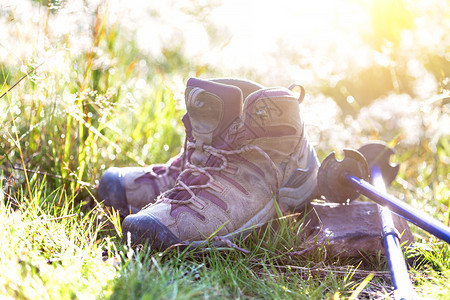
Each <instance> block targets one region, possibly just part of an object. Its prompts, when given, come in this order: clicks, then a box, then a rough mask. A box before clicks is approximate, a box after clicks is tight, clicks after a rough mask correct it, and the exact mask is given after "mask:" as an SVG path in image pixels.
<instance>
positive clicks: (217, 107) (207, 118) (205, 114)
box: [185, 78, 242, 165]
mask: <svg viewBox="0 0 450 300" xmlns="http://www.w3.org/2000/svg"><path fill="white" fill-rule="evenodd" d="M185 100H186V110H187V114H188V116H189V120H190V124H191V127H192V131H191V134H192V136H193V137H194V139H195V141H196V148H197V149H196V150H195V151H194V153H193V154H192V156H191V159H192V162H193V163H195V164H201V165H204V164H205V163H206V160H207V159H208V157H209V154H207V153H204V151H203V150H202V149H201V147H202V145H214V146H216V147H220V146H221V144H223V135H224V133H226V131H227V130H228V127H229V126H230V125H231V123H232V122H233V121H235V120H236V119H237V118H239V117H240V115H241V112H242V92H241V90H240V89H239V88H237V87H235V86H230V85H226V84H221V83H218V82H212V81H205V80H201V79H197V78H191V79H189V81H188V83H187V88H186V93H185Z"/></svg>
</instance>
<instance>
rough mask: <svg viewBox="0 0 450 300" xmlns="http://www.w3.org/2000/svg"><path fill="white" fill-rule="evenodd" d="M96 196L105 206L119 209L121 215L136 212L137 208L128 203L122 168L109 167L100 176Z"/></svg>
mask: <svg viewBox="0 0 450 300" xmlns="http://www.w3.org/2000/svg"><path fill="white" fill-rule="evenodd" d="M97 194H98V197H99V199H100V200H101V201H103V200H104V204H105V205H106V206H111V207H114V208H116V209H117V210H119V213H120V215H121V216H123V217H125V216H127V215H129V214H130V213H137V212H138V211H139V209H138V208H135V207H133V206H131V205H128V202H127V196H126V193H125V183H124V173H123V169H122V168H115V167H113V168H109V169H108V170H106V172H105V173H104V174H103V175H102V177H101V178H100V183H99V185H98V189H97Z"/></svg>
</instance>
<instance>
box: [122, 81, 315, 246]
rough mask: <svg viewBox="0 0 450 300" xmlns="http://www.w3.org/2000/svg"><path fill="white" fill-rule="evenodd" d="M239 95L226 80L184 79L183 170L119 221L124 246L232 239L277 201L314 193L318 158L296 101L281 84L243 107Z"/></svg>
mask: <svg viewBox="0 0 450 300" xmlns="http://www.w3.org/2000/svg"><path fill="white" fill-rule="evenodd" d="M303 95H304V93H302V95H301V98H302V97H303ZM242 99H243V92H242V90H241V89H240V88H238V87H236V86H234V85H229V84H222V83H219V82H212V81H205V80H200V79H196V78H191V79H190V80H189V81H188V83H187V88H186V94H185V100H186V108H187V116H188V117H187V118H185V119H184V124H185V127H186V132H187V133H189V134H188V135H189V136H190V138H189V139H188V142H187V149H188V152H187V155H186V157H187V160H186V164H185V169H184V170H183V171H182V172H181V173H180V175H179V177H178V179H177V182H176V184H175V186H174V187H173V188H172V189H170V190H168V191H167V192H165V193H163V194H162V195H160V196H159V198H158V201H157V202H156V203H154V204H152V205H150V206H148V207H146V208H144V209H143V210H141V211H140V212H138V213H137V214H134V215H130V216H128V217H126V218H125V220H124V221H123V225H122V231H123V232H124V235H125V236H127V238H130V241H131V244H132V245H136V244H144V243H148V244H149V245H150V246H151V247H152V248H153V249H156V250H163V249H166V248H168V247H170V246H171V245H173V244H177V243H180V242H188V243H189V242H201V241H205V240H207V239H208V238H209V237H211V236H212V235H214V234H217V235H219V236H225V237H232V236H235V235H239V234H240V233H241V232H243V231H244V230H247V229H249V228H251V227H254V226H259V225H262V224H264V223H266V222H268V221H269V220H270V219H272V218H273V217H275V216H276V208H275V205H276V203H277V201H279V203H280V206H281V208H282V209H285V210H287V209H295V208H296V207H298V206H300V205H301V204H305V203H307V202H309V200H311V199H312V198H313V197H314V196H315V191H316V180H315V179H316V174H317V169H318V166H319V163H318V160H317V157H316V155H315V152H314V150H313V148H312V147H311V146H310V145H309V143H308V140H307V137H306V134H305V132H304V126H303V123H302V122H301V120H300V114H299V99H298V98H297V97H296V96H295V95H294V94H293V93H292V92H291V91H290V90H288V89H284V88H273V89H260V90H258V91H255V92H253V93H251V94H250V95H249V96H248V97H247V98H246V100H245V103H244V109H243V111H242ZM300 100H301V99H300ZM296 192H298V194H296ZM294 196H295V199H296V201H294V200H293V199H294Z"/></svg>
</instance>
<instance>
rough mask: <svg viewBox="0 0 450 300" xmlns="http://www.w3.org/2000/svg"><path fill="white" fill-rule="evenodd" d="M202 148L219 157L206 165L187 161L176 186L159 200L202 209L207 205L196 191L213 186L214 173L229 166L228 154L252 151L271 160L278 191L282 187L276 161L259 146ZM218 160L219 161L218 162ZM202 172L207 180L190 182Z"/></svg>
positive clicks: (191, 146)
mask: <svg viewBox="0 0 450 300" xmlns="http://www.w3.org/2000/svg"><path fill="white" fill-rule="evenodd" d="M187 148H188V149H195V148H198V145H196V143H195V142H188V143H187ZM201 148H202V150H203V151H205V152H207V153H209V154H210V155H212V156H213V157H215V158H217V159H211V158H210V159H209V160H208V163H207V164H206V166H198V165H196V164H192V163H190V162H189V161H186V164H185V165H184V169H183V171H182V172H181V173H180V174H179V176H178V179H177V182H176V184H175V186H174V187H173V188H172V189H170V190H168V191H166V192H164V193H163V194H161V196H160V197H159V198H158V201H157V202H161V201H162V202H168V203H171V204H182V205H188V204H192V205H193V206H195V207H197V208H199V209H202V208H203V207H204V206H205V205H206V203H205V201H204V200H203V199H201V198H200V197H198V196H197V195H196V193H198V191H199V190H202V189H206V188H212V184H213V182H214V181H215V179H214V177H213V175H212V173H214V172H221V171H223V170H224V169H226V168H227V166H228V156H230V155H239V154H242V153H245V152H250V151H256V152H257V153H259V154H260V155H261V156H263V157H264V158H265V159H266V160H267V161H269V162H270V166H271V169H272V171H273V173H274V174H275V177H276V192H278V190H279V187H280V173H279V171H278V169H277V167H276V165H275V163H274V162H273V161H272V159H271V158H270V157H269V155H268V154H267V153H266V152H264V151H263V150H262V149H261V148H259V147H258V146H256V145H251V144H246V145H244V146H242V147H241V148H239V149H235V150H225V149H219V148H216V147H214V146H212V145H202V146H201ZM218 160H219V163H217V162H218ZM200 174H202V175H204V176H205V179H206V180H204V179H203V180H201V179H200V180H199V181H200V184H193V183H189V182H190V181H194V179H195V178H197V179H199V178H198V176H200ZM181 191H186V192H187V193H188V194H189V196H190V197H189V198H187V197H186V194H184V195H183V196H180V195H181V194H180V193H179V192H181Z"/></svg>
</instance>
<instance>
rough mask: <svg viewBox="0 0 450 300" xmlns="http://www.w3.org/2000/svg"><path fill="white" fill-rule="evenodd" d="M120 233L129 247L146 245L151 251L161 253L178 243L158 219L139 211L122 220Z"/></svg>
mask: <svg viewBox="0 0 450 300" xmlns="http://www.w3.org/2000/svg"><path fill="white" fill-rule="evenodd" d="M122 232H123V235H124V238H125V239H126V241H127V243H128V237H129V238H130V241H129V242H130V243H131V246H136V245H138V244H147V245H148V246H150V247H151V248H152V249H153V250H157V251H163V250H165V249H167V248H168V247H170V246H172V245H174V244H178V243H180V240H179V239H178V238H177V237H176V236H175V235H174V234H173V233H172V232H171V231H170V230H169V229H168V228H167V227H166V226H164V225H163V224H162V223H161V222H160V221H159V220H158V219H156V218H155V217H154V216H152V215H151V214H147V213H145V212H144V211H141V212H140V213H138V214H134V215H129V216H128V217H126V218H125V219H124V220H123V223H122Z"/></svg>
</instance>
